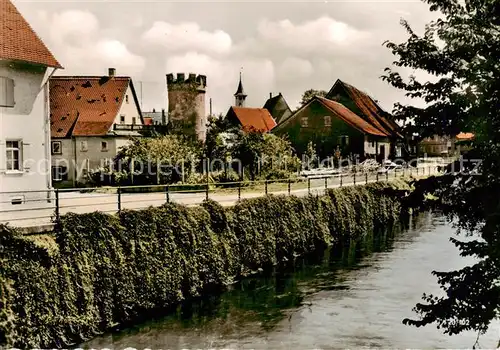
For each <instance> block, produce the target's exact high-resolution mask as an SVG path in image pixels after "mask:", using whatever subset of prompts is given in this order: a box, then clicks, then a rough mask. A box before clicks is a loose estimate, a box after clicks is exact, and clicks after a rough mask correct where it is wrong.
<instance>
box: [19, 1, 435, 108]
mask: <svg viewBox="0 0 500 350" xmlns="http://www.w3.org/2000/svg"><path fill="white" fill-rule="evenodd" d="M13 2H14V4H15V5H16V7H17V8H18V9H19V11H20V12H21V13H22V14H23V16H24V17H25V18H26V19H27V20H28V22H29V23H30V24H31V26H32V27H33V28H34V29H35V31H36V32H37V34H38V35H39V36H40V37H41V38H42V40H43V41H44V42H45V44H46V45H47V46H48V47H49V49H50V50H51V51H52V52H53V54H54V55H55V57H56V58H57V59H58V60H59V62H60V63H61V64H62V65H63V67H64V70H62V71H58V72H57V73H56V75H105V74H107V71H108V68H109V67H113V68H116V74H117V75H125V76H131V77H132V78H133V81H134V85H135V88H136V90H137V94H138V98H139V100H140V101H141V104H142V109H143V111H148V110H151V109H153V108H155V109H156V110H160V109H161V108H167V106H168V102H167V86H166V78H165V76H166V74H168V73H176V72H184V73H186V74H188V73H191V72H192V73H197V74H205V75H207V94H206V101H207V112H208V101H209V99H210V98H211V99H212V105H213V112H214V113H215V114H219V113H224V114H225V113H226V111H227V110H228V108H229V107H230V106H231V105H233V104H234V96H233V95H234V93H235V92H236V88H237V85H238V77H239V74H240V71H241V72H242V77H243V86H244V88H245V92H246V94H247V95H248V97H247V101H246V106H247V107H262V106H263V105H264V103H265V101H266V100H267V98H269V94H270V93H273V95H275V94H277V93H279V92H281V93H282V94H283V96H284V97H285V98H286V100H287V102H288V104H289V105H290V107H291V108H292V109H294V108H295V107H297V105H298V104H299V101H300V98H301V95H302V93H303V92H304V91H305V90H308V89H318V90H319V89H321V90H329V89H330V87H331V86H332V85H333V83H334V82H335V80H336V79H342V80H344V81H346V82H348V83H350V84H352V85H354V86H356V87H357V88H359V89H361V90H363V91H365V92H367V93H369V94H370V95H371V96H372V97H374V98H375V99H376V100H378V101H379V102H380V104H381V106H382V107H383V108H385V109H386V110H388V111H391V110H392V107H393V104H394V103H395V102H398V101H399V102H401V101H402V102H405V101H406V100H405V98H404V94H403V93H402V92H401V91H398V90H396V89H395V88H393V87H391V86H389V85H388V84H387V83H386V82H384V81H382V80H381V79H380V76H381V75H382V74H383V70H384V68H385V67H387V66H390V65H391V63H392V62H393V61H394V60H395V56H393V55H392V54H391V52H390V51H389V50H388V49H387V48H385V47H384V46H383V45H382V43H383V42H384V41H385V40H390V41H395V42H397V43H399V42H403V41H405V39H406V38H407V33H406V32H405V30H404V29H403V28H402V27H401V26H400V24H399V22H400V19H401V18H404V19H406V20H408V21H409V23H410V24H411V25H412V27H413V28H414V29H415V30H416V31H417V32H422V31H423V29H424V25H425V23H427V22H429V21H430V20H431V19H433V16H435V15H433V14H432V13H431V12H429V10H428V6H427V5H425V4H424V3H422V2H421V1H409V0H407V1H307V2H306V1H296V2H292V1H274V2H263V1H231V2H227V1H226V2H222V1H220V2H214V1H198V2H194V1H183V2H174V1H131V0H120V1H117V0H116V1H113V0H92V1H69V0H68V1H65V0H59V1H50V0H43V1H42V0H13ZM403 73H405V74H412V73H414V72H411V71H409V72H403Z"/></svg>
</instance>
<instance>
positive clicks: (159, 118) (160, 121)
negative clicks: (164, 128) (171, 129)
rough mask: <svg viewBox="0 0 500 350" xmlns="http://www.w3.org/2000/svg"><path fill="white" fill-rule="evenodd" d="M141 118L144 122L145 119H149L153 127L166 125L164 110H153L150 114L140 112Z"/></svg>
mask: <svg viewBox="0 0 500 350" xmlns="http://www.w3.org/2000/svg"><path fill="white" fill-rule="evenodd" d="M142 117H143V118H144V121H145V122H146V119H151V121H152V124H153V125H167V113H166V112H165V110H164V109H162V110H161V111H156V110H155V109H154V108H153V110H152V111H151V112H145V111H142Z"/></svg>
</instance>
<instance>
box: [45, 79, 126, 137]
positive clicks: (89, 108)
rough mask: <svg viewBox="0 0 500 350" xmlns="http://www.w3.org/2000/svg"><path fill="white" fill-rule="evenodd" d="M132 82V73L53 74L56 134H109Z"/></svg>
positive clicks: (52, 119) (53, 126) (52, 120)
mask: <svg viewBox="0 0 500 350" xmlns="http://www.w3.org/2000/svg"><path fill="white" fill-rule="evenodd" d="M129 84H132V81H131V79H130V78H129V77H113V78H110V77H107V76H104V77H53V78H51V79H50V85H49V86H50V123H51V135H52V137H69V136H101V135H106V134H107V133H108V131H109V129H110V128H111V126H112V125H113V122H114V120H115V118H116V116H117V114H118V111H119V110H120V106H121V105H122V101H123V99H124V94H125V92H126V91H127V88H128V86H129ZM134 98H135V96H134Z"/></svg>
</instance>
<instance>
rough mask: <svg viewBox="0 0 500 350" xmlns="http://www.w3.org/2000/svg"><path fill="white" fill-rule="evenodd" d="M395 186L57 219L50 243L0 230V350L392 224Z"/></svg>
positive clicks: (121, 316)
mask: <svg viewBox="0 0 500 350" xmlns="http://www.w3.org/2000/svg"><path fill="white" fill-rule="evenodd" d="M408 190H410V188H409V186H408V184H406V183H403V182H392V183H385V184H384V183H376V184H369V185H364V186H354V187H345V188H341V189H334V190H330V191H329V192H328V194H327V195H324V196H318V197H316V196H310V197H304V198H297V197H285V196H268V197H262V198H257V199H250V200H244V201H242V202H240V203H239V204H238V205H236V206H235V207H231V208H223V207H222V206H220V205H219V204H217V203H215V202H212V201H207V202H205V203H204V204H203V205H202V206H201V207H191V208H187V207H184V206H181V205H176V204H166V205H164V206H162V207H158V208H153V207H151V208H149V209H146V210H140V211H124V212H122V213H121V215H120V216H115V215H107V214H103V213H99V212H96V213H91V214H78V215H77V214H67V215H64V216H63V217H62V222H61V226H60V229H59V231H58V232H55V233H54V234H53V235H40V236H31V237H28V236H22V235H21V234H19V233H18V232H17V231H16V230H15V229H12V228H9V227H6V226H0V252H1V256H0V263H1V269H0V345H2V346H15V347H20V348H26V347H32V348H33V347H37V348H47V347H62V346H66V345H69V344H74V343H75V342H78V341H80V340H82V339H87V338H90V337H92V336H94V335H96V334H99V333H100V332H103V331H105V330H107V329H109V328H110V327H113V326H115V325H116V324H118V323H122V322H127V321H131V320H134V319H135V318H136V317H139V316H144V315H147V314H148V313H149V312H150V311H151V310H155V309H158V308H160V309H161V308H166V307H168V306H172V305H175V304H176V303H178V302H180V301H182V300H183V299H186V298H191V297H195V296H200V295H203V293H204V292H205V293H206V292H207V288H211V287H221V286H224V285H225V284H227V283H230V282H231V281H232V280H233V279H234V278H236V277H241V276H245V275H247V274H250V273H253V272H255V271H259V269H262V268H266V267H269V266H272V265H276V264H279V263H281V262H284V261H289V260H292V259H293V258H294V257H296V256H298V255H302V254H305V253H308V252H312V251H314V250H315V249H316V248H318V247H320V246H327V245H330V244H332V243H334V242H336V241H341V240H343V239H352V238H356V237H359V236H360V235H363V234H364V233H365V232H367V231H371V230H372V229H373V227H374V226H376V225H386V224H389V223H392V222H395V221H396V220H399V217H400V214H401V213H402V205H401V199H402V197H403V196H404V195H405V193H407V192H408Z"/></svg>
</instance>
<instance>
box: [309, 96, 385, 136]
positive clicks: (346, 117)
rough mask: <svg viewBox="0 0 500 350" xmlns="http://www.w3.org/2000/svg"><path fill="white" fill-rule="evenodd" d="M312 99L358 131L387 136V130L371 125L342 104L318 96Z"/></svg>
mask: <svg viewBox="0 0 500 350" xmlns="http://www.w3.org/2000/svg"><path fill="white" fill-rule="evenodd" d="M313 100H318V101H319V102H321V103H322V104H323V106H325V107H326V108H328V109H329V110H330V111H332V112H333V113H335V114H336V115H337V116H339V117H340V118H341V119H342V120H343V121H344V122H346V123H347V124H349V125H351V126H353V127H354V128H356V129H358V130H359V131H362V132H364V133H367V134H371V135H376V136H388V132H387V131H383V130H380V129H378V128H376V127H375V126H373V125H371V124H370V123H368V122H367V121H365V120H364V119H363V118H361V117H359V116H358V115H356V114H354V112H352V111H351V110H350V109H348V108H347V107H345V106H344V105H343V104H340V103H338V102H335V101H332V100H329V99H326V98H324V97H319V96H316V98H315V99H313Z"/></svg>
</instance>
